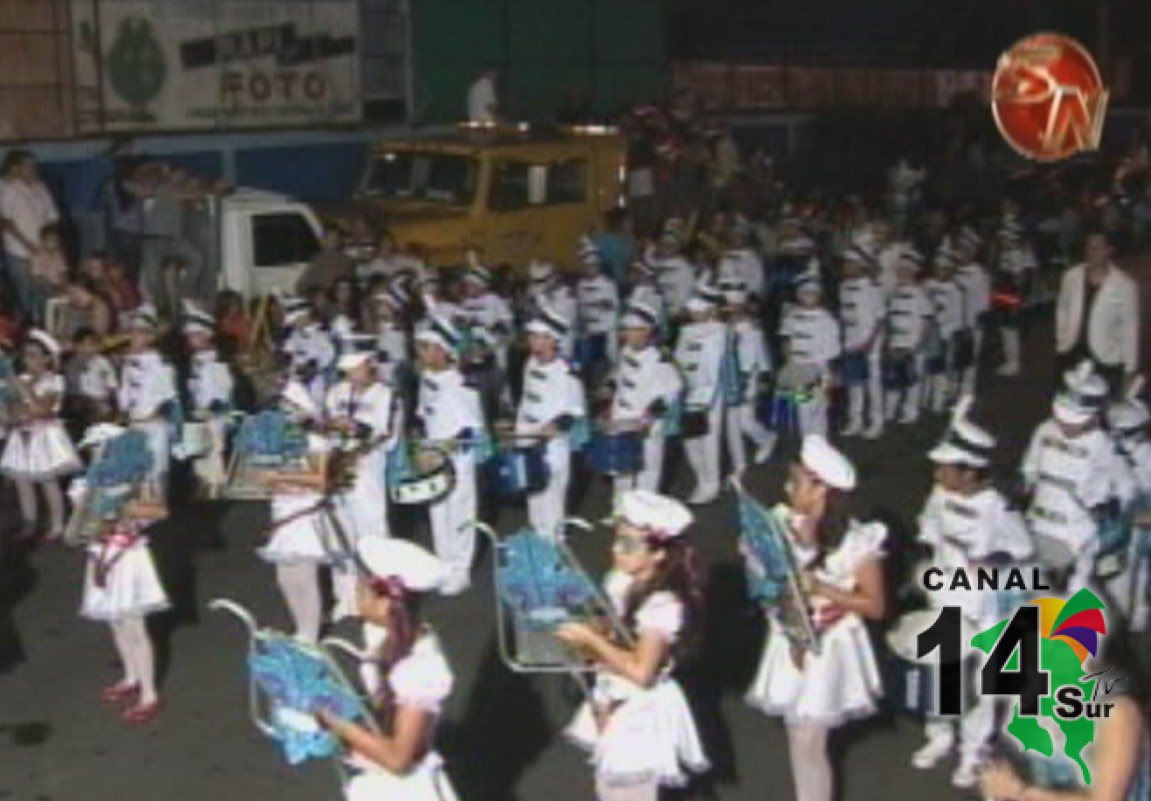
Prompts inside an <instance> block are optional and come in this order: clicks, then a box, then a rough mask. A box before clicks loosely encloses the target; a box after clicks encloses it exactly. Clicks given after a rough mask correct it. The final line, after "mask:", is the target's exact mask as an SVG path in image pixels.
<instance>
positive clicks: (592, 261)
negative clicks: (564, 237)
mask: <svg viewBox="0 0 1151 801" xmlns="http://www.w3.org/2000/svg"><path fill="white" fill-rule="evenodd" d="M576 255H577V256H578V257H579V260H580V263H581V264H585V265H588V266H589V267H600V266H602V265H603V261H604V260H603V253H602V252H601V251H600V249H599V245H597V244H596V243H595V242H594V241H593V240H592V238H591V237H590V236H587V235H586V234H585V235H584V236H581V237H580V240H579V246H578V247H577V249H576Z"/></svg>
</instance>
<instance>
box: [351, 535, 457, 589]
mask: <svg viewBox="0 0 1151 801" xmlns="http://www.w3.org/2000/svg"><path fill="white" fill-rule="evenodd" d="M358 550H359V555H360V561H361V562H362V563H363V565H364V567H366V568H367V569H368V570H369V571H371V573H372V577H373V579H375V581H376V582H378V585H377V587H379V589H382V590H383V592H384V593H388V592H391V591H399V593H404V592H430V591H432V590H438V589H439V588H440V587H441V586H442V585H443V583H444V579H445V578H446V576H447V570H446V569H445V568H444V563H443V562H442V561H440V560H439V559H438V558H436V557H435V556H433V555H432V554H430V553H429V552H428V551H426V550H424V549H423V548H421V547H420V546H419V545H416V544H415V543H411V542H408V541H407V540H401V539H397V538H395V537H389V538H387V539H384V538H383V537H365V538H364V539H363V540H361V541H360V544H359V546H358ZM377 587H373V589H376V588H377Z"/></svg>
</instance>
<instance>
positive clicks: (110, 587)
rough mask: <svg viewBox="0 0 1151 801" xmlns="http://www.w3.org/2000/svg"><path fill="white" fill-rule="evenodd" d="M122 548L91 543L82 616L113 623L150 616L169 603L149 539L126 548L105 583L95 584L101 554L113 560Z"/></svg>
mask: <svg viewBox="0 0 1151 801" xmlns="http://www.w3.org/2000/svg"><path fill="white" fill-rule="evenodd" d="M120 550H121V549H120V548H119V547H118V546H112V547H109V548H108V549H107V550H106V551H105V550H104V549H103V547H102V546H101V545H99V544H96V545H91V546H89V548H88V564H87V566H86V567H85V571H84V598H83V601H82V602H81V604H80V616H81V617H85V618H88V619H89V620H101V621H109V622H110V621H115V620H122V619H124V618H129V617H142V616H144V615H150V614H152V613H153V612H160V611H162V610H164V609H167V608H168V607H169V606H170V603H169V602H168V595H167V593H165V592H164V587H163V585H162V584H160V577H159V575H158V574H157V573H156V565H155V563H154V562H153V561H152V552H151V551H150V550H148V541H147V540H146V539H143V538H141V539H138V540H136V541H135V542H134V543H133V544H132V545H129V546H128V547H127V548H126V549H123V553H122V554H119V557H118V558H117V559H116V562H115V563H114V564H113V565H112V567H111V569H110V570H109V571H108V574H107V576H106V578H105V581H104V586H102V587H101V586H98V585H97V584H96V562H97V560H98V559H100V558H101V554H102V553H103V558H104V559H106V560H110V559H112V558H114V557H115V556H116V555H117V554H118V552H119V551H120Z"/></svg>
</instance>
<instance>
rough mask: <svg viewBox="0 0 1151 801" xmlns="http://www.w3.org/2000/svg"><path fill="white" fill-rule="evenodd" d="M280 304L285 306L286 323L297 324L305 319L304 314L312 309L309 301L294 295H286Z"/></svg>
mask: <svg viewBox="0 0 1151 801" xmlns="http://www.w3.org/2000/svg"><path fill="white" fill-rule="evenodd" d="M280 304H281V305H282V306H283V307H284V323H285V324H286V325H295V324H296V323H298V322H299V321H300V320H302V319H304V316H305V315H307V314H308V312H310V311H311V309H312V307H311V304H310V303H308V301H306V300H304V299H303V298H298V297H295V296H294V295H288V296H285V297H284V298H283V299H281V301H280Z"/></svg>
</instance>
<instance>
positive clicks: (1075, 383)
mask: <svg viewBox="0 0 1151 801" xmlns="http://www.w3.org/2000/svg"><path fill="white" fill-rule="evenodd" d="M1107 393H1108V390H1107V382H1106V381H1104V380H1103V378H1102V377H1101V376H1099V375H1098V374H1097V373H1096V372H1095V368H1094V367H1093V366H1092V364H1091V362H1089V361H1087V360H1084V361H1082V362H1080V363H1079V365H1078V366H1077V367H1075V368H1074V369H1073V370H1068V371H1067V372H1066V373H1064V374H1063V389H1061V390H1060V391H1059V393H1058V394H1056V396H1055V401H1054V402H1053V403H1052V404H1051V412H1052V414H1053V415H1054V416H1055V419H1056V420H1058V421H1059V422H1061V423H1065V424H1067V425H1070V426H1081V425H1083V424H1085V423H1087V422H1090V420H1091V419H1092V418H1094V417H1095V416H1097V415H1098V414H1099V413H1100V412H1102V411H1103V407H1104V406H1105V405H1106V404H1107Z"/></svg>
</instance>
